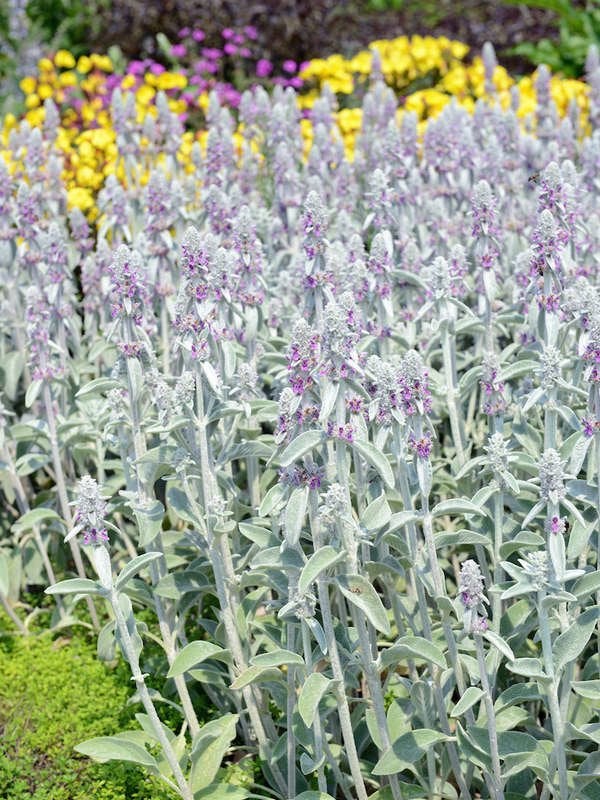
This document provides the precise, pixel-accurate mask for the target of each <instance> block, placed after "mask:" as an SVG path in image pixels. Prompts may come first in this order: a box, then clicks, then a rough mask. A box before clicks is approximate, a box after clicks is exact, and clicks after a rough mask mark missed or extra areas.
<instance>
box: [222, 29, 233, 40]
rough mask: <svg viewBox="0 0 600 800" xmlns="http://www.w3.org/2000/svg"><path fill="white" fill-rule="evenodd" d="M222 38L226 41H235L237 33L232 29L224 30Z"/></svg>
mask: <svg viewBox="0 0 600 800" xmlns="http://www.w3.org/2000/svg"><path fill="white" fill-rule="evenodd" d="M221 36H222V37H223V38H224V39H233V37H234V36H235V32H234V31H233V30H232V29H231V28H223V30H222V31H221Z"/></svg>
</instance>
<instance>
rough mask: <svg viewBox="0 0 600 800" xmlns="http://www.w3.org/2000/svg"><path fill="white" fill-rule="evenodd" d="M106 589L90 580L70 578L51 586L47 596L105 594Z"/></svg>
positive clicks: (47, 590)
mask: <svg viewBox="0 0 600 800" xmlns="http://www.w3.org/2000/svg"><path fill="white" fill-rule="evenodd" d="M104 591H105V590H104V589H103V588H102V586H100V584H99V583H96V581H91V580H89V578H69V579H68V580H66V581H60V582H59V583H55V584H54V586H49V587H48V588H47V589H46V591H45V594H103V593H104Z"/></svg>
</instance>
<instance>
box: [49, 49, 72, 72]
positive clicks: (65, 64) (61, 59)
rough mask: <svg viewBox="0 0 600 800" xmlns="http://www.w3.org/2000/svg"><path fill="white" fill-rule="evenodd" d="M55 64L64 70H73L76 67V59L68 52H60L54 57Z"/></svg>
mask: <svg viewBox="0 0 600 800" xmlns="http://www.w3.org/2000/svg"><path fill="white" fill-rule="evenodd" d="M54 63H55V65H56V66H57V67H60V68H62V69H73V67H74V66H75V59H74V57H73V54H72V53H69V51H68V50H59V51H58V52H57V54H56V55H55V56H54Z"/></svg>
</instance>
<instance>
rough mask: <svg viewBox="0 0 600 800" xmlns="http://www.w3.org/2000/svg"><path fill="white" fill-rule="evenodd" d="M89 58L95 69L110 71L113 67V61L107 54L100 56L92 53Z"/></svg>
mask: <svg viewBox="0 0 600 800" xmlns="http://www.w3.org/2000/svg"><path fill="white" fill-rule="evenodd" d="M90 60H91V62H92V64H93V65H94V66H95V67H96V69H99V70H101V71H102V72H112V71H113V69H114V67H113V63H112V61H111V60H110V58H109V57H108V56H102V55H100V54H99V53H92V55H91V56H90Z"/></svg>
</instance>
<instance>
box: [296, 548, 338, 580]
mask: <svg viewBox="0 0 600 800" xmlns="http://www.w3.org/2000/svg"><path fill="white" fill-rule="evenodd" d="M345 556H346V551H345V550H342V551H341V552H339V551H337V550H334V548H333V547H331V545H328V544H327V545H325V546H324V547H321V548H319V550H317V551H316V552H315V553H313V554H312V556H311V557H310V558H309V559H308V561H307V562H306V564H305V565H304V567H303V569H302V572H301V573H300V580H299V581H298V590H299V591H300V592H306V591H307V590H308V588H309V587H310V585H311V584H312V583H313V582H314V581H315V580H316V579H317V578H318V577H319V575H321V573H323V572H324V571H325V570H326V569H329V568H330V567H332V566H333V565H334V564H337V563H338V562H339V561H342V560H343V559H344V558H345Z"/></svg>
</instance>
